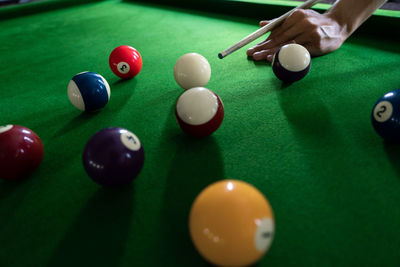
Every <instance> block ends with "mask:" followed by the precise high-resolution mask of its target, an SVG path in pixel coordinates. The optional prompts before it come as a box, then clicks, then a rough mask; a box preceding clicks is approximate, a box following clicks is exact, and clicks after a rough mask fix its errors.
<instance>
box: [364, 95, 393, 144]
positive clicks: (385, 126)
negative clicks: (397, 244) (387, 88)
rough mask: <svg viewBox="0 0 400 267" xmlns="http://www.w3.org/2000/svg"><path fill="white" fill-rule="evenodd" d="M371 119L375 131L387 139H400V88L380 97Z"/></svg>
mask: <svg viewBox="0 0 400 267" xmlns="http://www.w3.org/2000/svg"><path fill="white" fill-rule="evenodd" d="M371 120H372V125H373V127H374V129H375V131H376V132H377V133H378V134H379V135H380V136H382V137H383V138H384V139H385V140H388V141H391V142H399V141H400V139H399V137H400V89H396V90H393V91H391V92H389V93H387V94H385V95H383V96H382V97H381V98H379V99H378V101H377V102H376V104H375V105H374V107H373V109H372V113H371Z"/></svg>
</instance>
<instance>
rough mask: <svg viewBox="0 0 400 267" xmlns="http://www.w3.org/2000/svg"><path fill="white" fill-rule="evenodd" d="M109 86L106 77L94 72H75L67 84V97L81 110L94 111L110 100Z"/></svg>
mask: <svg viewBox="0 0 400 267" xmlns="http://www.w3.org/2000/svg"><path fill="white" fill-rule="evenodd" d="M110 95H111V91H110V86H109V85H108V82H107V81H106V79H104V78H103V76H101V75H100V74H97V73H94V72H89V71H85V72H81V73H78V74H76V75H75V76H74V77H73V78H72V80H71V81H70V82H69V84H68V98H69V100H70V101H71V103H72V104H73V105H74V106H75V107H76V108H77V109H80V110H82V111H96V110H99V109H101V108H103V107H104V106H105V105H106V104H107V103H108V100H110Z"/></svg>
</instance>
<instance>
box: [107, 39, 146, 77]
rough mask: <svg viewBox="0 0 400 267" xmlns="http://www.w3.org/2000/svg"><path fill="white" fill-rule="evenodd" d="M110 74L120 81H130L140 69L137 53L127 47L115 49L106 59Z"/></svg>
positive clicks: (139, 59)
mask: <svg viewBox="0 0 400 267" xmlns="http://www.w3.org/2000/svg"><path fill="white" fill-rule="evenodd" d="M108 63H109V65H110V68H111V70H112V72H114V74H115V75H117V76H118V77H120V78H122V79H131V78H133V77H135V76H136V75H138V74H139V72H140V70H141V69H142V65H143V62H142V57H141V56H140V54H139V52H138V51H137V50H136V49H135V48H133V47H131V46H128V45H121V46H118V47H117V48H115V49H114V50H113V51H112V52H111V54H110V57H109V59H108Z"/></svg>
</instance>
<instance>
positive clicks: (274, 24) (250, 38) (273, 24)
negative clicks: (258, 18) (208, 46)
mask: <svg viewBox="0 0 400 267" xmlns="http://www.w3.org/2000/svg"><path fill="white" fill-rule="evenodd" d="M319 1H321V0H308V1H306V2H304V3H303V4H301V5H299V6H298V7H295V8H293V9H292V10H290V11H288V12H286V13H285V14H283V15H282V16H280V17H279V18H276V19H273V20H271V22H270V23H268V24H267V25H265V26H263V27H261V28H260V29H258V30H257V31H255V32H253V33H251V34H249V35H247V36H246V37H244V38H243V39H242V40H240V41H239V42H237V43H236V44H234V45H232V46H231V47H229V48H228V49H226V50H224V51H222V52H221V53H219V54H218V57H219V58H220V59H223V58H224V57H226V56H227V55H229V54H231V53H233V52H235V51H236V50H238V49H239V48H242V47H243V46H245V45H247V44H249V43H250V42H252V41H254V40H255V39H257V38H259V37H260V36H262V35H264V34H266V33H267V32H269V31H271V30H273V29H274V28H275V27H277V26H279V25H280V24H281V23H282V22H283V21H284V20H285V19H286V18H287V17H289V15H290V14H292V13H293V12H294V11H295V10H297V9H307V8H310V7H312V6H313V5H315V4H316V3H317V2H319Z"/></svg>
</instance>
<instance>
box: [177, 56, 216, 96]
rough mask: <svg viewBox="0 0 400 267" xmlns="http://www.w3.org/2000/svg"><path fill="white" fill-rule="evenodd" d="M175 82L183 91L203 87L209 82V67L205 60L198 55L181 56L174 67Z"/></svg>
mask: <svg viewBox="0 0 400 267" xmlns="http://www.w3.org/2000/svg"><path fill="white" fill-rule="evenodd" d="M174 77H175V81H176V82H177V83H178V85H179V86H180V87H182V88H183V89H190V88H193V87H204V86H206V85H207V83H208V82H209V81H210V77H211V67H210V64H209V63H208V61H207V59H206V58H205V57H203V56H202V55H200V54H198V53H188V54H185V55H183V56H181V57H180V58H179V59H178V61H177V62H176V64H175V67H174Z"/></svg>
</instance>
